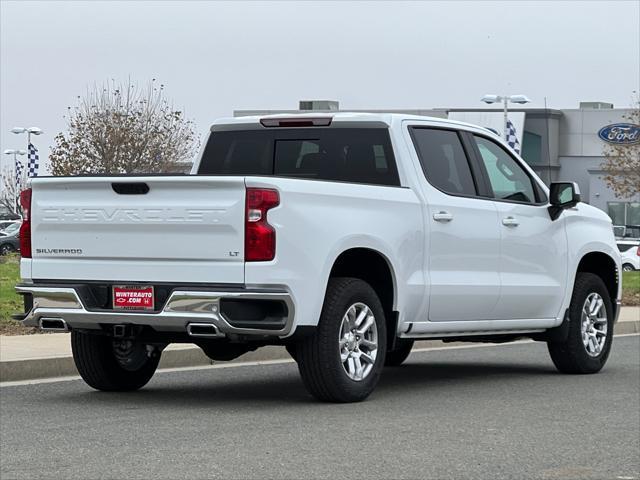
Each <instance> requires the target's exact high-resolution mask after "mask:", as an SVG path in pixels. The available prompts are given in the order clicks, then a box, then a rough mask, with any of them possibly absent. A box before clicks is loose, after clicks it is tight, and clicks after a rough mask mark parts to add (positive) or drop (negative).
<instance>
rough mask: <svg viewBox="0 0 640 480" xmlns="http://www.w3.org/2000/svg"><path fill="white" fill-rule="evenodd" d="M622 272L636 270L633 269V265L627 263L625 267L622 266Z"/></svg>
mask: <svg viewBox="0 0 640 480" xmlns="http://www.w3.org/2000/svg"><path fill="white" fill-rule="evenodd" d="M622 270H623V271H624V272H633V271H634V270H635V268H633V265H631V264H630V263H625V264H624V265H622Z"/></svg>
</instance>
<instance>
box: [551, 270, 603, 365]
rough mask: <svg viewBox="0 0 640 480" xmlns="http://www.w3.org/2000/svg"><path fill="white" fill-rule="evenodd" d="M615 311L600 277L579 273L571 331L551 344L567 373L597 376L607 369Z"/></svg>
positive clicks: (554, 357)
mask: <svg viewBox="0 0 640 480" xmlns="http://www.w3.org/2000/svg"><path fill="white" fill-rule="evenodd" d="M613 318H614V317H613V308H612V305H611V299H610V297H609V292H608V291H607V287H606V286H605V285H604V282H603V281H602V279H601V278H600V277H598V276H597V275H594V274H592V273H578V276H577V277H576V283H575V286H574V289H573V296H572V298H571V304H570V306H569V332H568V335H567V339H566V340H565V341H563V342H549V343H548V344H547V345H548V347H549V354H550V355H551V360H553V363H554V365H555V366H556V368H557V369H558V370H560V371H561V372H563V373H596V372H598V371H600V370H601V369H602V367H604V364H605V363H606V362H607V358H608V357H609V352H610V351H611V342H612V341H613Z"/></svg>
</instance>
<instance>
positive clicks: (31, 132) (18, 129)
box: [11, 127, 44, 145]
mask: <svg viewBox="0 0 640 480" xmlns="http://www.w3.org/2000/svg"><path fill="white" fill-rule="evenodd" d="M11 133H15V134H17V135H19V134H21V133H26V134H27V145H29V144H30V143H31V135H42V134H43V133H44V132H43V131H42V129H40V128H38V127H29V128H26V127H13V128H12V129H11Z"/></svg>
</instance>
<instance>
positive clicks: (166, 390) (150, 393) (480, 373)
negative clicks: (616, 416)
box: [65, 359, 566, 409]
mask: <svg viewBox="0 0 640 480" xmlns="http://www.w3.org/2000/svg"><path fill="white" fill-rule="evenodd" d="M243 370H244V371H243ZM532 377H545V378H553V377H555V378H556V380H558V379H560V378H566V377H565V376H562V375H558V374H557V373H556V371H555V369H554V368H553V367H552V366H546V365H544V364H529V365H512V364H503V363H486V362H484V363H478V362H473V363H467V362H464V363H463V362H436V363H434V362H429V363H425V362H415V363H412V362H411V359H409V360H408V363H407V364H405V365H403V366H402V367H396V368H385V369H384V370H383V373H382V377H381V379H380V383H379V384H378V386H377V388H376V390H375V391H374V393H373V395H372V397H371V399H370V400H369V401H371V402H375V401H379V400H383V399H385V398H388V397H402V396H403V395H406V394H414V395H415V394H416V393H417V394H418V395H419V396H420V397H421V398H423V399H426V398H428V397H430V396H433V397H446V396H448V395H452V394H453V393H454V392H459V390H461V389H462V390H465V391H466V392H467V393H468V392H469V389H470V388H471V387H472V386H473V388H478V389H481V390H486V389H487V388H493V387H495V385H496V384H499V385H500V386H501V388H516V387H518V386H522V385H523V384H526V383H529V382H530V381H531V380H532ZM509 384H511V385H509ZM82 388H85V389H87V390H86V391H85V392H84V393H81V394H80V395H78V392H77V391H76V392H74V394H65V397H66V398H65V399H66V400H67V401H68V402H70V403H75V402H78V403H82V405H83V406H87V405H92V404H93V405H96V406H98V405H100V406H103V407H104V406H105V405H108V404H114V406H118V407H120V408H121V407H123V406H126V404H127V403H130V404H131V406H132V407H134V408H137V407H139V408H157V407H163V406H164V407H170V406H171V407H177V406H187V405H188V406H189V407H190V408H197V407H198V406H201V407H205V406H206V407H215V406H220V407H225V406H230V405H232V406H233V407H234V408H235V409H238V408H253V407H257V406H262V407H265V406H268V405H270V406H276V405H285V404H286V405H288V406H293V405H296V404H298V405H301V406H303V405H308V404H318V402H316V401H315V400H314V399H313V398H312V397H311V396H310V395H309V394H308V393H307V392H306V390H305V389H304V386H303V384H302V380H301V379H300V377H299V375H298V370H297V368H296V366H295V364H287V365H264V366H260V367H258V368H250V369H249V368H247V369H246V370H245V368H244V367H240V368H232V369H210V370H198V371H191V372H189V371H187V372H175V373H161V374H158V375H156V377H155V378H154V379H153V380H152V381H151V382H150V384H149V385H147V386H146V387H145V388H143V389H141V390H139V391H137V392H127V393H105V392H96V391H93V390H89V387H87V386H85V385H82ZM325 405H327V406H331V405H332V404H325ZM354 405H355V404H354ZM343 407H344V406H343Z"/></svg>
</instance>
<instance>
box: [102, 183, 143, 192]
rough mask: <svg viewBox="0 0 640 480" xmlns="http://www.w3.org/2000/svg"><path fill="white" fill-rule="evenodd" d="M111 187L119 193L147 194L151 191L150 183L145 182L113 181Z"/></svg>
mask: <svg viewBox="0 0 640 480" xmlns="http://www.w3.org/2000/svg"><path fill="white" fill-rule="evenodd" d="M111 188H113V191H114V192H116V193H117V194H118V195H145V194H147V193H149V185H147V184H146V183H144V182H132V183H128V182H127V183H124V182H123V183H112V184H111Z"/></svg>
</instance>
